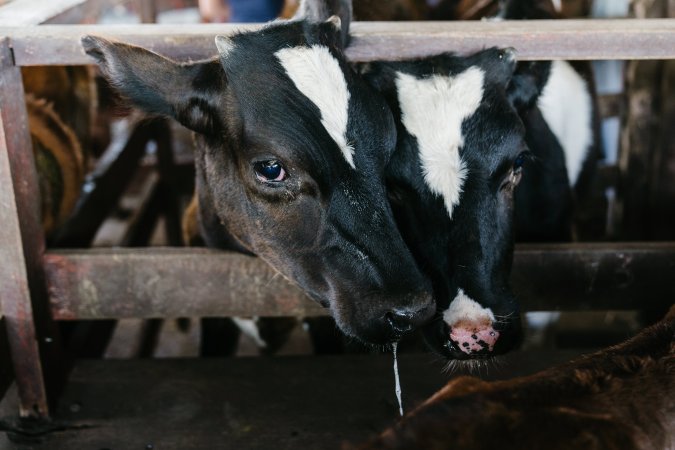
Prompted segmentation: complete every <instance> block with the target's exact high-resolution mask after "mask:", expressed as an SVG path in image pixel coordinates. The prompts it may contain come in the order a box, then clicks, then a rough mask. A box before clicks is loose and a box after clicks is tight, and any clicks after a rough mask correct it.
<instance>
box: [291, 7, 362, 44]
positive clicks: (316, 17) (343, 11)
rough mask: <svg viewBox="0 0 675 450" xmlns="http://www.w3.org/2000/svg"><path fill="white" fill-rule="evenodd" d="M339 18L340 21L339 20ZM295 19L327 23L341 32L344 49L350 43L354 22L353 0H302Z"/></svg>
mask: <svg viewBox="0 0 675 450" xmlns="http://www.w3.org/2000/svg"><path fill="white" fill-rule="evenodd" d="M338 18H339V20H338ZM293 19H297V20H302V19H305V20H307V21H309V22H314V23H319V22H326V24H327V25H330V26H332V27H335V28H337V29H338V30H339V31H340V42H341V44H342V48H345V47H346V46H347V44H348V43H349V25H350V24H351V21H352V2H351V0H300V6H299V7H298V11H297V12H296V13H295V16H293Z"/></svg>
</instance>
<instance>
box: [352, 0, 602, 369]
mask: <svg viewBox="0 0 675 450" xmlns="http://www.w3.org/2000/svg"><path fill="white" fill-rule="evenodd" d="M503 8H504V9H503V12H502V16H503V18H508V19H524V18H543V17H549V18H550V17H551V14H554V13H555V10H554V9H553V6H552V5H551V4H550V2H548V0H546V1H544V0H531V1H509V2H505V4H504V5H503ZM360 70H361V72H363V74H364V76H365V78H366V79H367V80H368V81H369V82H370V83H371V84H372V85H373V86H375V87H376V88H377V89H378V90H379V91H380V92H382V93H383V94H384V95H385V97H386V98H387V100H388V102H389V105H390V107H391V108H392V110H393V111H394V112H395V116H396V118H397V123H398V144H397V151H396V153H395V155H394V157H393V158H392V160H391V162H390V164H389V166H388V168H387V183H388V186H389V192H390V199H391V201H392V204H393V207H394V212H395V216H396V218H397V221H398V222H399V225H400V227H401V229H402V232H403V235H404V237H405V239H406V241H407V243H408V245H409V246H410V247H411V249H412V251H413V253H414V254H415V256H416V258H417V260H418V263H419V264H420V266H421V267H422V268H423V269H424V270H425V271H426V272H427V273H428V274H429V275H430V277H431V278H432V281H433V285H434V291H435V295H436V298H437V302H438V304H437V306H438V309H439V317H438V320H436V321H434V322H433V323H432V324H430V325H429V326H427V327H426V329H425V334H426V337H427V341H428V342H430V343H431V345H432V347H433V348H434V349H435V350H437V351H438V352H440V353H441V354H442V355H444V356H445V357H447V358H451V359H467V358H475V357H486V356H490V355H494V354H497V353H503V352H505V351H508V350H509V349H510V348H512V347H513V346H514V345H515V344H516V343H517V342H518V341H519V339H520V335H521V331H520V318H519V309H518V304H517V302H516V300H515V298H514V296H513V293H512V292H511V288H510V286H509V282H508V278H509V273H510V269H511V262H512V259H513V240H514V235H515V233H516V232H517V234H518V238H519V239H521V240H539V241H542V240H543V241H559V240H569V239H570V238H571V224H572V211H573V194H572V188H573V187H574V188H575V189H577V190H578V191H579V192H583V191H584V190H586V189H587V188H588V185H589V183H588V179H589V176H588V174H589V173H590V172H592V166H593V165H594V163H595V161H596V160H597V156H598V154H599V151H598V146H597V138H596V136H597V133H596V131H597V127H596V125H597V121H596V120H594V114H593V109H592V97H591V95H590V93H589V89H588V85H587V83H586V82H585V80H584V79H583V78H582V77H581V76H580V75H579V74H578V73H577V72H576V71H575V70H573V69H572V67H571V65H570V64H568V63H567V62H563V61H556V62H553V63H551V62H527V63H521V64H518V65H516V63H515V59H514V58H513V52H512V51H509V50H507V51H502V50H497V49H492V50H487V51H484V52H479V53H477V54H475V55H472V56H470V57H459V56H456V55H452V54H445V55H439V56H436V57H431V58H423V59H418V60H412V61H407V62H378V63H373V64H365V65H361V66H360ZM523 173H525V174H526V175H525V176H524V177H523V176H522V174H523ZM521 178H522V184H523V185H522V186H520V187H519V188H518V189H517V190H516V189H515V188H516V186H517V185H518V184H519V183H520V182H521ZM514 199H515V201H514ZM514 211H515V212H514Z"/></svg>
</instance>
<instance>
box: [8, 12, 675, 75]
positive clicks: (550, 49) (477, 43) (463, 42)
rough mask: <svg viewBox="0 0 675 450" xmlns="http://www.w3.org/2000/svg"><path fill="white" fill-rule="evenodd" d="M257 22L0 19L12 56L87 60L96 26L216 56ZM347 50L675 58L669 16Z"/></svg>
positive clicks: (416, 37) (384, 41)
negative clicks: (86, 46) (86, 43)
mask: <svg viewBox="0 0 675 450" xmlns="http://www.w3.org/2000/svg"><path fill="white" fill-rule="evenodd" d="M260 27H261V25H259V24H199V25H185V26H180V27H177V26H175V25H155V24H148V25H143V26H138V25H131V26H130V25H124V26H120V25H110V26H104V25H68V26H63V25H40V26H34V27H21V28H18V27H13V28H9V27H5V28H2V27H0V36H1V35H6V36H10V37H11V42H12V47H13V49H14V55H15V58H16V64H17V65H20V66H24V65H51V64H91V63H92V61H91V59H90V58H88V57H87V56H86V55H85V54H84V52H83V51H82V48H81V46H80V37H81V36H83V35H85V34H96V35H100V36H106V37H109V38H112V39H117V40H120V41H124V42H129V43H132V44H136V45H140V46H143V47H146V48H150V49H152V50H154V51H156V52H158V53H160V54H163V55H166V56H168V57H170V58H173V59H176V60H181V61H186V60H191V59H192V60H194V59H203V58H209V57H212V56H215V52H216V49H215V45H214V43H213V38H214V36H215V35H217V34H229V33H234V32H237V31H241V30H252V29H259V28H260ZM351 30H352V43H351V45H350V46H349V48H347V50H346V54H347V57H348V58H349V59H351V60H352V61H371V60H376V59H402V58H411V57H419V56H425V55H430V54H436V53H440V52H446V51H456V52H460V53H468V52H474V51H477V50H480V49H483V48H485V47H489V46H501V47H507V46H511V47H514V48H516V49H517V50H518V57H519V58H520V59H522V60H532V59H578V60H579V59H675V19H649V20H640V19H611V20H610V19H605V20H591V19H587V20H540V21H537V20H533V21H504V22H476V21H470V22H461V21H459V22H355V23H353V25H352V28H351Z"/></svg>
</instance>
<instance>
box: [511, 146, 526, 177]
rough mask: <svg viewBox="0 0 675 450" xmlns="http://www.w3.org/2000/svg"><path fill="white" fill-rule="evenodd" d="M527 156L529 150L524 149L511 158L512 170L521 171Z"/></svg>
mask: <svg viewBox="0 0 675 450" xmlns="http://www.w3.org/2000/svg"><path fill="white" fill-rule="evenodd" d="M529 157H530V152H529V151H527V150H526V151H524V152H520V154H519V155H518V156H516V159H514V160H513V171H514V172H521V171H522V170H523V164H525V161H527V159H528V158H529Z"/></svg>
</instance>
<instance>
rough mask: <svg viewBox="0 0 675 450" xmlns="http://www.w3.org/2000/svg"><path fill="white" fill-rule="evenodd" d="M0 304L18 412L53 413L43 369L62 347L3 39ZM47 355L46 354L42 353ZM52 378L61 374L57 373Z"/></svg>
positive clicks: (18, 86) (33, 176)
mask: <svg viewBox="0 0 675 450" xmlns="http://www.w3.org/2000/svg"><path fill="white" fill-rule="evenodd" d="M0 186H2V189H0V218H1V223H0V261H2V265H1V266H0V303H2V311H3V314H4V316H5V320H6V326H7V334H8V340H9V345H10V349H11V353H12V363H13V366H14V372H15V374H16V379H17V385H18V387H19V397H20V402H21V407H20V415H21V416H23V417H45V416H47V415H48V414H49V409H48V402H47V391H46V389H45V384H44V383H45V378H44V372H47V371H50V369H52V370H54V371H56V370H57V369H55V368H53V367H52V366H50V365H49V363H50V362H53V361H54V359H50V358H49V356H50V355H51V356H55V355H54V353H53V352H55V351H56V350H58V344H59V340H58V335H57V334H56V333H53V332H54V329H53V328H52V326H51V325H53V324H50V323H49V316H48V313H49V311H48V310H47V306H48V305H47V296H46V289H45V285H44V273H43V272H42V255H43V252H44V234H43V230H42V224H41V221H40V211H39V205H40V202H39V188H38V181H37V173H36V171H35V165H34V161H33V149H32V142H31V138H30V134H29V131H28V117H27V112H26V106H25V103H24V98H23V83H22V80H21V71H20V69H19V68H18V67H16V66H14V64H13V61H12V55H11V52H10V48H9V39H7V38H2V39H0ZM41 356H43V358H41ZM53 381H54V382H58V381H60V378H59V377H58V376H57V375H56V374H54V378H53Z"/></svg>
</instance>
